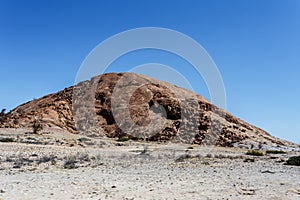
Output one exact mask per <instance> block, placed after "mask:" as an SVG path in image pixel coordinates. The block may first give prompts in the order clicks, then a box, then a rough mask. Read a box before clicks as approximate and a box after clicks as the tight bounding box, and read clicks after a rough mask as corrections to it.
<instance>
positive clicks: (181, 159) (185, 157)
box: [175, 154, 192, 162]
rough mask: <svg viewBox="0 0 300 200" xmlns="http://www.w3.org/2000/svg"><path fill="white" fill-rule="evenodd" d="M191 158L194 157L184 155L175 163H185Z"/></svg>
mask: <svg viewBox="0 0 300 200" xmlns="http://www.w3.org/2000/svg"><path fill="white" fill-rule="evenodd" d="M189 158H192V156H191V155H190V154H184V155H181V156H179V157H178V158H177V159H176V160H175V162H183V161H185V160H186V159H189Z"/></svg>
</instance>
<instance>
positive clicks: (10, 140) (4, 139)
mask: <svg viewBox="0 0 300 200" xmlns="http://www.w3.org/2000/svg"><path fill="white" fill-rule="evenodd" d="M14 141H15V140H14V139H13V138H9V137H7V138H0V142H14Z"/></svg>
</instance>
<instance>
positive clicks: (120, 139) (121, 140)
mask: <svg viewBox="0 0 300 200" xmlns="http://www.w3.org/2000/svg"><path fill="white" fill-rule="evenodd" d="M128 140H129V138H128V137H121V138H119V139H118V140H117V141H118V142H126V141H128Z"/></svg>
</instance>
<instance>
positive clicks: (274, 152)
mask: <svg viewBox="0 0 300 200" xmlns="http://www.w3.org/2000/svg"><path fill="white" fill-rule="evenodd" d="M266 153H267V154H286V152H285V151H281V150H267V151H266Z"/></svg>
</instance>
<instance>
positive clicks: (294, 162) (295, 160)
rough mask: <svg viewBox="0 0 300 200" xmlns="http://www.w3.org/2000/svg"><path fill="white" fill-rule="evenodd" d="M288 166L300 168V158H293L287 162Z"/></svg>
mask: <svg viewBox="0 0 300 200" xmlns="http://www.w3.org/2000/svg"><path fill="white" fill-rule="evenodd" d="M286 164H287V165H295V166H300V156H292V157H290V158H289V159H288V160H287V161H286Z"/></svg>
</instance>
